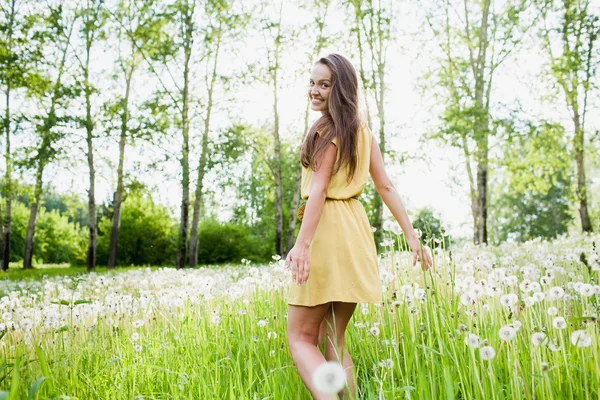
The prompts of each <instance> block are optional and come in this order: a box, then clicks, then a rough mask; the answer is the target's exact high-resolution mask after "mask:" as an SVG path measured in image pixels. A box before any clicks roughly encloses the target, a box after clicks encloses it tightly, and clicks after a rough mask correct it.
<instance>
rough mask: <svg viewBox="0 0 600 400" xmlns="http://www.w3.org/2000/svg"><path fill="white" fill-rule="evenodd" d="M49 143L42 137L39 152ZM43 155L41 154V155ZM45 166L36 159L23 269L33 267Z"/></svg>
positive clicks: (42, 161) (46, 147)
mask: <svg viewBox="0 0 600 400" xmlns="http://www.w3.org/2000/svg"><path fill="white" fill-rule="evenodd" d="M49 146H50V144H49V143H48V141H47V139H44V140H43V142H42V145H41V148H40V153H43V152H45V151H47V149H48V147H49ZM42 157H43V156H42ZM45 167H46V163H45V161H44V160H43V159H42V158H41V157H40V160H39V161H38V168H37V172H36V174H35V189H34V194H33V201H32V202H31V206H30V208H29V223H28V224H27V234H26V237H25V252H24V255H23V269H30V268H33V265H32V259H33V238H34V235H35V221H36V218H37V214H38V209H39V207H40V198H41V197H42V183H43V179H42V177H43V174H44V168H45Z"/></svg>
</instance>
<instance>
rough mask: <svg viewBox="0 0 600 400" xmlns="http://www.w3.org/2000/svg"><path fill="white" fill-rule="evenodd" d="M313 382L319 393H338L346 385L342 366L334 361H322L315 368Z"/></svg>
mask: <svg viewBox="0 0 600 400" xmlns="http://www.w3.org/2000/svg"><path fill="white" fill-rule="evenodd" d="M313 383H314V385H315V388H316V389H317V390H318V391H319V392H321V393H331V394H334V393H338V392H339V391H341V390H342V389H343V388H344V386H345V385H346V372H345V371H344V367H343V366H342V365H341V364H340V363H338V362H335V361H327V362H324V363H323V364H321V365H319V366H318V367H317V369H315V372H314V373H313Z"/></svg>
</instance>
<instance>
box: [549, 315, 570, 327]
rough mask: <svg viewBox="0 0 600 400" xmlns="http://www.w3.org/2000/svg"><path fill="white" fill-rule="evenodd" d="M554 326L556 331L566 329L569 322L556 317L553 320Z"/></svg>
mask: <svg viewBox="0 0 600 400" xmlns="http://www.w3.org/2000/svg"><path fill="white" fill-rule="evenodd" d="M552 326H553V327H554V328H556V329H566V328H567V321H565V319H564V318H563V317H556V318H554V319H553V320H552Z"/></svg>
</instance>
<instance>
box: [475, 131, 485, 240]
mask: <svg viewBox="0 0 600 400" xmlns="http://www.w3.org/2000/svg"><path fill="white" fill-rule="evenodd" d="M479 151H480V153H479V160H478V162H477V192H476V193H477V198H476V199H475V202H476V204H477V207H476V208H475V214H474V217H475V218H474V222H475V224H474V242H475V244H483V243H487V192H488V149H487V140H486V141H485V147H483V148H481V149H480V150H479Z"/></svg>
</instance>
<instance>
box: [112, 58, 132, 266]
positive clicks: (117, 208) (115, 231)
mask: <svg viewBox="0 0 600 400" xmlns="http://www.w3.org/2000/svg"><path fill="white" fill-rule="evenodd" d="M133 70H134V67H133V65H132V66H131V68H130V69H129V71H125V98H124V99H123V114H122V116H121V137H120V139H119V165H118V167H117V190H116V191H115V194H114V196H113V217H112V228H111V231H110V244H109V246H108V265H107V267H108V268H115V266H116V265H117V254H118V246H119V230H120V229H121V209H122V204H123V187H124V185H123V168H124V164H125V145H126V144H127V133H128V130H129V127H128V124H129V94H130V91H131V79H132V76H133Z"/></svg>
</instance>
